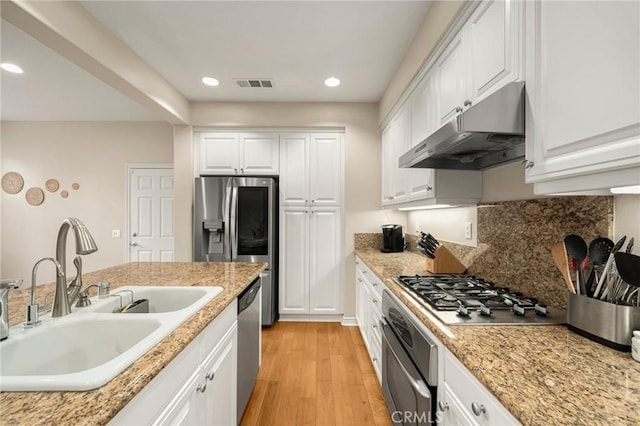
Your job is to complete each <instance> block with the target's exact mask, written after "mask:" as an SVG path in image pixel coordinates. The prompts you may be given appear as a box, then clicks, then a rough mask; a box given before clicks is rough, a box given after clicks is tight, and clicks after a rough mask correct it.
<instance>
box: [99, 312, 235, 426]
mask: <svg viewBox="0 0 640 426" xmlns="http://www.w3.org/2000/svg"><path fill="white" fill-rule="evenodd" d="M237 309H238V305H237V301H235V300H234V302H233V303H231V304H230V305H229V306H228V307H227V308H225V310H224V311H223V312H222V313H221V314H220V315H219V316H218V317H217V318H216V319H215V320H214V321H213V322H212V323H211V324H209V325H208V326H207V328H205V329H204V330H203V331H202V333H200V334H199V335H198V337H196V339H195V340H194V341H193V342H191V343H190V344H189V345H188V346H187V347H186V348H185V349H184V350H183V351H182V352H181V353H180V354H179V355H178V356H177V357H176V358H175V359H174V360H173V361H171V362H170V363H169V364H168V365H167V366H166V367H165V368H164V369H163V370H162V371H161V372H160V374H158V375H157V376H156V377H155V378H154V379H153V380H152V381H151V382H150V383H149V384H148V385H147V386H146V387H145V388H144V389H143V390H142V391H140V392H139V393H138V394H137V395H136V396H135V397H134V398H133V399H132V400H131V401H130V402H129V403H128V404H127V405H126V406H125V407H124V408H123V409H122V410H121V411H120V412H119V413H118V414H117V415H116V416H115V417H114V418H113V419H112V420H111V421H110V422H109V424H110V425H132V424H153V425H212V426H217V425H220V426H229V425H235V424H237V419H236V411H237V410H236V404H237V401H236V399H237V368H238V367H237V344H238V328H237V320H236V318H237Z"/></svg>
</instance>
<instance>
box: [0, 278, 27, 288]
mask: <svg viewBox="0 0 640 426" xmlns="http://www.w3.org/2000/svg"><path fill="white" fill-rule="evenodd" d="M20 285H22V280H0V288H1V289H5V288H20Z"/></svg>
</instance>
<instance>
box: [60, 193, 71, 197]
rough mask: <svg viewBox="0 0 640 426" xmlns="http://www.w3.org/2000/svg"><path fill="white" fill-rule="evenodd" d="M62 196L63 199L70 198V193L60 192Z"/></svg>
mask: <svg viewBox="0 0 640 426" xmlns="http://www.w3.org/2000/svg"><path fill="white" fill-rule="evenodd" d="M60 196H61V197H62V198H67V197H68V196H69V191H62V192H60Z"/></svg>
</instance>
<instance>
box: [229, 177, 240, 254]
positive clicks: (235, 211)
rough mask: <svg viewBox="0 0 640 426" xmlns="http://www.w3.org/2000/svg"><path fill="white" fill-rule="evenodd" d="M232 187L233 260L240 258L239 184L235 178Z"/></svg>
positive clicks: (231, 228) (231, 227)
mask: <svg viewBox="0 0 640 426" xmlns="http://www.w3.org/2000/svg"><path fill="white" fill-rule="evenodd" d="M231 180H232V181H233V185H232V189H231V222H230V224H229V229H230V231H231V261H235V260H236V259H237V258H238V235H237V234H238V222H237V220H238V184H237V182H236V181H235V179H231Z"/></svg>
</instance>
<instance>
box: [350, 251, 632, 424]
mask: <svg viewBox="0 0 640 426" xmlns="http://www.w3.org/2000/svg"><path fill="white" fill-rule="evenodd" d="M355 254H356V256H358V257H359V258H360V259H361V260H362V261H363V262H364V263H365V264H366V265H367V266H368V267H369V268H370V269H371V271H372V272H374V273H375V274H376V275H377V276H378V278H380V279H381V280H382V281H383V282H384V283H385V285H386V286H387V287H388V288H389V290H391V291H392V292H393V293H394V294H395V295H396V296H398V298H399V299H401V300H403V301H404V302H405V304H406V305H407V307H408V308H409V309H411V311H412V312H413V313H414V314H416V316H417V317H418V318H420V319H421V320H422V321H423V323H424V324H425V325H426V326H427V328H429V330H431V331H432V332H433V333H434V334H435V335H436V336H437V337H438V338H439V339H440V340H441V341H442V342H443V343H444V345H445V346H446V347H447V348H448V349H449V350H450V351H451V352H452V353H453V354H454V355H455V356H456V357H457V358H458V359H459V360H460V361H461V362H462V363H463V364H464V365H465V366H466V367H467V368H468V369H469V371H471V373H473V375H474V376H475V377H476V378H477V379H478V380H479V381H480V382H481V383H482V384H484V386H485V387H486V388H487V389H489V391H491V393H493V395H494V396H496V397H497V398H498V400H500V402H501V403H502V404H503V405H504V406H505V407H506V408H507V409H508V410H509V411H510V412H511V413H512V414H513V415H514V416H515V417H516V418H517V419H518V420H519V421H520V422H522V423H523V424H524V425H550V424H607V425H636V424H640V408H639V407H640V363H638V362H636V361H634V360H633V359H632V358H631V354H630V353H626V352H619V351H616V350H613V349H610V348H608V347H606V346H603V345H600V344H598V343H595V342H593V341H591V340H588V339H586V338H584V337H581V336H579V335H578V334H576V333H574V332H572V331H570V330H569V329H568V328H567V327H566V326H561V325H550V326H447V327H445V326H444V325H442V323H440V322H439V321H438V320H436V319H434V318H433V317H431V318H430V317H429V316H427V315H425V314H424V312H423V311H422V310H420V309H419V308H418V307H416V306H415V304H414V303H413V300H412V299H410V298H409V297H408V296H406V294H405V293H404V291H403V290H402V288H401V287H400V286H399V285H397V284H395V282H394V281H393V280H391V279H390V278H392V277H394V276H396V275H412V274H428V272H427V271H426V270H425V269H424V268H425V259H426V258H425V257H423V256H421V255H418V254H415V253H411V252H404V253H380V251H379V250H377V249H361V250H356V253H355Z"/></svg>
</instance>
